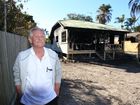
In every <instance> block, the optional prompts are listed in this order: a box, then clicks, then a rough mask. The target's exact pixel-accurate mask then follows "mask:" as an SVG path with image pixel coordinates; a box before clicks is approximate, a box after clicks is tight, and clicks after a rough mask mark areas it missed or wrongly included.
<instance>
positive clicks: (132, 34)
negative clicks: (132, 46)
mask: <svg viewBox="0 0 140 105" xmlns="http://www.w3.org/2000/svg"><path fill="white" fill-rule="evenodd" d="M138 36H140V32H131V33H128V34H127V37H138Z"/></svg>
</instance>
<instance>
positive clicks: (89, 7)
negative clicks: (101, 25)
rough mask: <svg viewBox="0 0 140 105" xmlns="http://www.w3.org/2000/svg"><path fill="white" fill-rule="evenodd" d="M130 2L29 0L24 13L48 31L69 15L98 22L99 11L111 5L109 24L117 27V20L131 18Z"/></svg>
mask: <svg viewBox="0 0 140 105" xmlns="http://www.w3.org/2000/svg"><path fill="white" fill-rule="evenodd" d="M129 1H130V0H29V1H28V2H26V3H24V11H26V12H27V13H28V14H30V15H32V16H33V19H34V20H35V21H36V22H37V25H38V26H39V27H41V28H45V29H47V30H48V31H49V32H50V30H51V27H52V26H53V25H54V24H55V23H56V22H57V21H58V20H62V19H63V18H65V17H67V14H69V13H76V14H84V15H86V16H87V15H89V16H91V17H92V18H93V21H96V19H95V17H96V15H97V12H96V11H97V10H98V8H99V7H100V6H101V5H102V4H110V5H111V7H112V10H113V11H112V19H111V22H110V23H109V24H110V25H113V26H115V27H119V26H120V24H116V23H114V21H115V18H116V17H119V16H121V15H122V14H125V16H126V17H128V18H129V17H130V9H129V7H128V2H129Z"/></svg>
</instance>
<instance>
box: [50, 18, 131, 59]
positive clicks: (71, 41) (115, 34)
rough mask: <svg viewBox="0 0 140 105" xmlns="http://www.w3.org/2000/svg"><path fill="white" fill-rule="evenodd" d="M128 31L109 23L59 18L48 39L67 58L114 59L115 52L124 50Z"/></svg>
mask: <svg viewBox="0 0 140 105" xmlns="http://www.w3.org/2000/svg"><path fill="white" fill-rule="evenodd" d="M127 33H128V31H126V30H122V29H118V28H115V27H113V26H110V25H104V24H99V23H95V22H86V21H79V20H60V21H58V22H57V23H56V24H55V25H54V26H53V27H52V30H51V34H50V39H51V41H52V43H53V42H54V41H55V42H56V43H57V45H58V46H59V48H60V49H61V51H62V53H63V54H65V55H66V57H67V58H68V59H74V58H75V57H76V56H78V55H80V57H81V56H82V57H84V56H85V55H86V57H87V55H88V57H91V56H92V55H93V54H96V55H97V56H98V57H99V58H101V59H103V60H106V59H107V58H110V59H115V55H116V53H120V52H123V51H124V40H125V36H126V34H127Z"/></svg>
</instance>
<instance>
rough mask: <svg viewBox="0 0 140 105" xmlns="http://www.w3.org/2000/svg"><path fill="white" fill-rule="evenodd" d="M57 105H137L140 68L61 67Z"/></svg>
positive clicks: (124, 66) (132, 66) (130, 65)
mask: <svg viewBox="0 0 140 105" xmlns="http://www.w3.org/2000/svg"><path fill="white" fill-rule="evenodd" d="M62 71H63V79H62V87H61V92H60V98H59V105H140V66H139V65H132V64H131V63H127V64H125V63H123V64H122V63H121V64H120V63H118V64H116V63H115V64H114V65H111V64H104V63H95V62H92V63H83V62H81V63H62Z"/></svg>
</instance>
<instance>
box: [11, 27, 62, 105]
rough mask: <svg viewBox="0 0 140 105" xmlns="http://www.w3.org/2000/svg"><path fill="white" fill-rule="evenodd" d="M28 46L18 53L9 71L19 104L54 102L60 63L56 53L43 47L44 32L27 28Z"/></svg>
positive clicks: (40, 104) (36, 104) (33, 104)
mask: <svg viewBox="0 0 140 105" xmlns="http://www.w3.org/2000/svg"><path fill="white" fill-rule="evenodd" d="M28 40H29V42H30V44H31V46H32V47H31V48H29V49H27V50H25V51H22V52H20V53H19V54H18V56H17V58H16V61H15V64H14V67H13V71H14V80H15V85H16V91H17V95H18V96H21V99H20V103H21V105H57V96H58V95H59V90H60V83H61V65H60V62H59V58H58V56H57V54H56V53H55V52H54V51H52V50H51V49H48V48H45V47H44V46H45V34H44V31H43V30H42V29H40V28H38V27H35V28H33V29H31V30H30V34H29V37H28Z"/></svg>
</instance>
